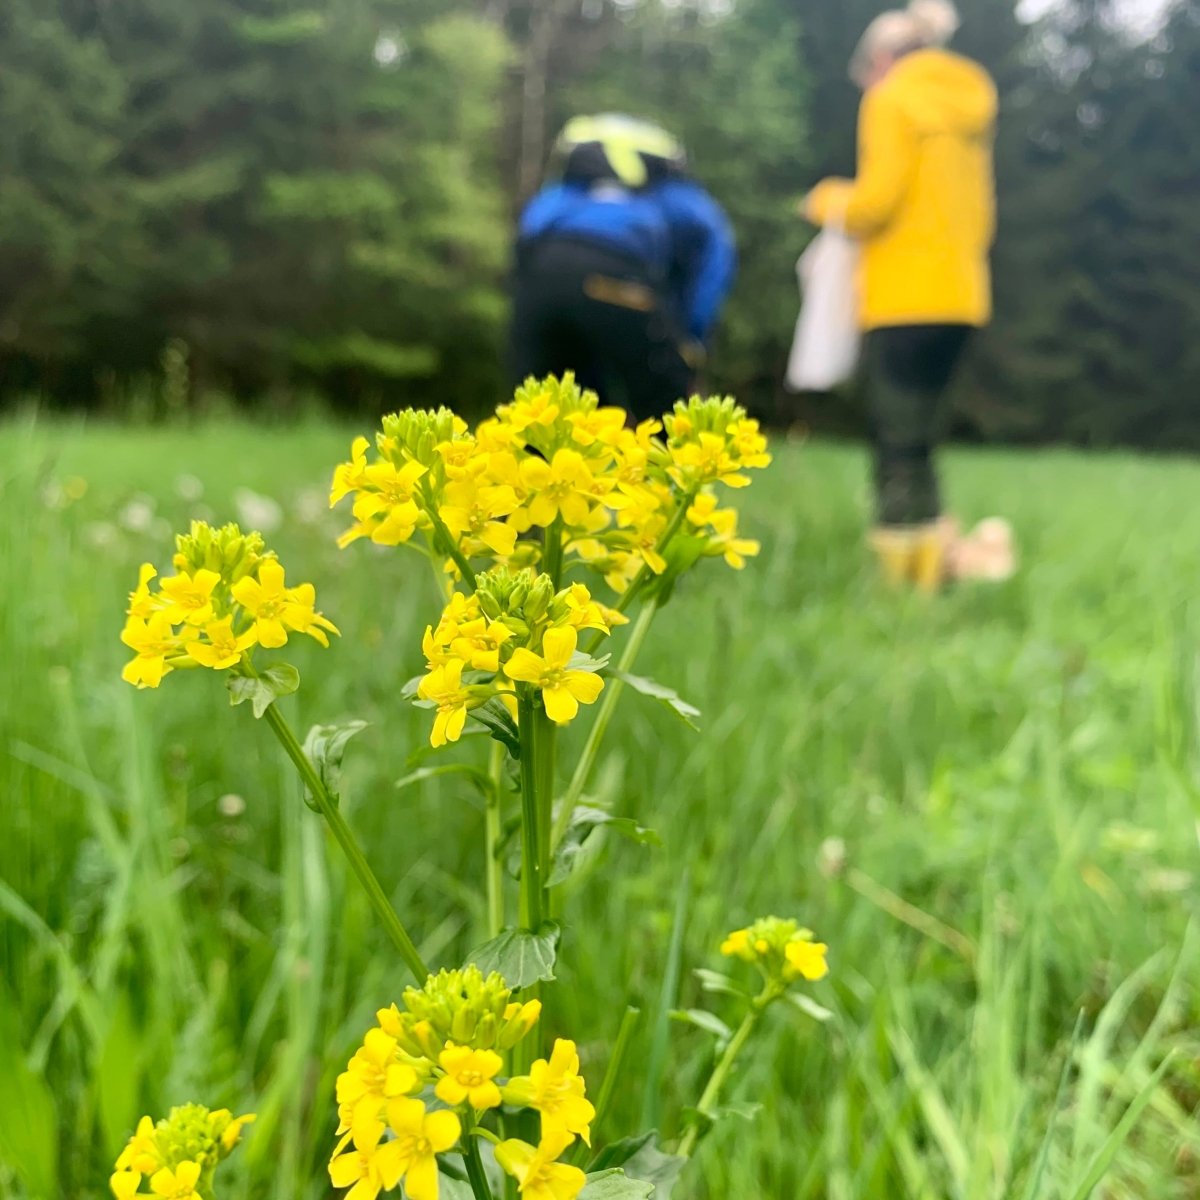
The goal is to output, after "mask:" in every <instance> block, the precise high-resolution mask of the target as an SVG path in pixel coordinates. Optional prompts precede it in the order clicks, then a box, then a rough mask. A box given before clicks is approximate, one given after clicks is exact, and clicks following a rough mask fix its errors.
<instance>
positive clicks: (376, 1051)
mask: <svg viewBox="0 0 1200 1200" xmlns="http://www.w3.org/2000/svg"><path fill="white" fill-rule="evenodd" d="M418 1084H419V1080H418V1078H417V1073H416V1071H415V1070H414V1069H413V1068H412V1067H411V1066H410V1065H409V1064H408V1063H406V1062H403V1061H402V1060H401V1058H400V1056H399V1054H398V1053H397V1042H396V1039H395V1038H394V1037H389V1036H388V1034H386V1033H385V1032H384V1031H383V1030H382V1029H372V1030H369V1031H368V1033H367V1036H366V1037H365V1038H364V1039H363V1044H362V1046H361V1047H360V1048H359V1049H358V1050H357V1051H356V1052H355V1054H354V1057H353V1058H351V1059H350V1062H349V1063H348V1064H347V1067H346V1070H345V1071H343V1072H342V1074H341V1075H339V1076H338V1079H337V1089H336V1095H337V1102H338V1116H339V1118H340V1121H341V1125H340V1132H343V1133H344V1132H346V1130H349V1131H350V1132H351V1133H352V1134H353V1136H354V1141H355V1144H356V1145H358V1146H369V1145H373V1144H374V1143H375V1142H377V1141H379V1139H380V1138H381V1137H382V1136H383V1121H382V1120H381V1114H382V1111H383V1108H384V1106H385V1105H386V1104H387V1102H388V1101H389V1100H394V1099H396V1098H397V1097H400V1096H407V1095H408V1094H409V1093H410V1092H413V1091H414V1090H416V1088H417V1087H418Z"/></svg>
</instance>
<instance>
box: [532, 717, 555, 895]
mask: <svg viewBox="0 0 1200 1200" xmlns="http://www.w3.org/2000/svg"><path fill="white" fill-rule="evenodd" d="M536 719H537V734H536V736H535V738H534V745H535V746H536V747H537V799H538V860H539V862H540V864H541V869H542V912H543V914H545V913H548V912H549V911H550V896H549V880H550V855H551V851H552V849H553V843H552V841H551V822H552V821H553V818H554V764H555V754H556V751H557V748H558V726H557V725H555V723H554V722H553V721H551V720H550V718H549V717H548V716H546V711H545V709H537V710H536Z"/></svg>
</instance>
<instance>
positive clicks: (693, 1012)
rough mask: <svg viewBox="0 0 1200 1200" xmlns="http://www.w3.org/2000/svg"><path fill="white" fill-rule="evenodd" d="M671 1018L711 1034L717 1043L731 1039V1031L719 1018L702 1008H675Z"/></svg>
mask: <svg viewBox="0 0 1200 1200" xmlns="http://www.w3.org/2000/svg"><path fill="white" fill-rule="evenodd" d="M671 1017H672V1019H673V1020H675V1021H681V1022H682V1023H683V1024H685V1025H695V1026H696V1028H697V1029H703V1030H704V1032H705V1033H711V1034H712V1035H713V1036H714V1037H715V1038H716V1039H717V1041H718V1042H722V1043H724V1042H728V1041H729V1039H730V1038H731V1037H733V1030H732V1029H730V1028H729V1026H728V1025H726V1024H725V1022H724V1021H722V1020H721V1018H720V1017H718V1016H717V1015H716V1014H715V1013H710V1012H707V1011H706V1010H705V1009H703V1008H677V1009H675V1010H674V1011H673V1012H672V1013H671Z"/></svg>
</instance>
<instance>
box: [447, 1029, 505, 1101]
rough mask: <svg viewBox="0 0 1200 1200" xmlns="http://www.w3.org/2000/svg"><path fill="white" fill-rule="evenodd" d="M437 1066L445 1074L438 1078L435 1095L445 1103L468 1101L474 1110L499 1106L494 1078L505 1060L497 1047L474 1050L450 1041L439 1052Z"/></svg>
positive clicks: (498, 1093)
mask: <svg viewBox="0 0 1200 1200" xmlns="http://www.w3.org/2000/svg"><path fill="white" fill-rule="evenodd" d="M438 1066H440V1067H441V1068H442V1070H443V1071H445V1072H446V1074H445V1076H444V1077H443V1078H441V1079H439V1080H438V1084H437V1087H436V1088H434V1094H435V1095H436V1096H437V1098H438V1099H439V1100H441V1101H442V1102H443V1103H445V1104H449V1105H450V1106H451V1107H456V1106H457V1105H459V1104H462V1103H464V1102H466V1103H468V1104H470V1106H471V1107H472V1108H474V1109H482V1108H498V1107H499V1106H500V1089H499V1088H498V1087H497V1086H496V1082H495V1077H496V1075H497V1074H498V1073H499V1071H500V1068H501V1067H503V1066H504V1059H502V1058H501V1057H500V1055H499V1054H497V1053H496V1052H495V1051H494V1050H472V1049H471V1048H470V1047H469V1046H456V1045H455V1044H454V1043H453V1042H447V1043H446V1048H445V1049H444V1050H443V1051H442V1052H441V1054H440V1055H438Z"/></svg>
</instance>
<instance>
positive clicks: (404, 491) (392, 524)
mask: <svg viewBox="0 0 1200 1200" xmlns="http://www.w3.org/2000/svg"><path fill="white" fill-rule="evenodd" d="M425 471H426V468H425V467H423V466H422V465H421V464H420V463H418V462H408V463H405V464H404V466H403V467H400V468H397V467H395V466H394V465H393V464H392V463H390V462H377V463H372V464H371V465H370V466H369V467H366V468H365V469H364V471H363V479H362V484H361V486H360V487H359V489H358V496H357V498H356V499H355V501H354V507H353V512H354V517H355V519H356V521H357V522H358V523H357V524H356V525H354V526H352V527H351V528H350V529H349V530H347V531H346V532H345V533H344V534H342V536H341V537H340V538H338V545H339V546H348V545H349V544H350V543H351V542H352V541H354V540H355V539H356V538H360V537H370V539H371V541H373V542H375V543H376V544H377V545H380V546H399V545H401V544H402V543H404V542H407V541H408V540H409V538H411V537H412V535H413V533H414V532H415V531H416V529H417V526H418V525H419V524H420V523H421V520H422V514H421V510H420V508H419V507H418V505H417V503H416V501H415V500H414V498H413V497H414V494H415V489H416V486H417V483H418V482H419V481H420V479H421V477H422V476H423V475H424V474H425Z"/></svg>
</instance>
